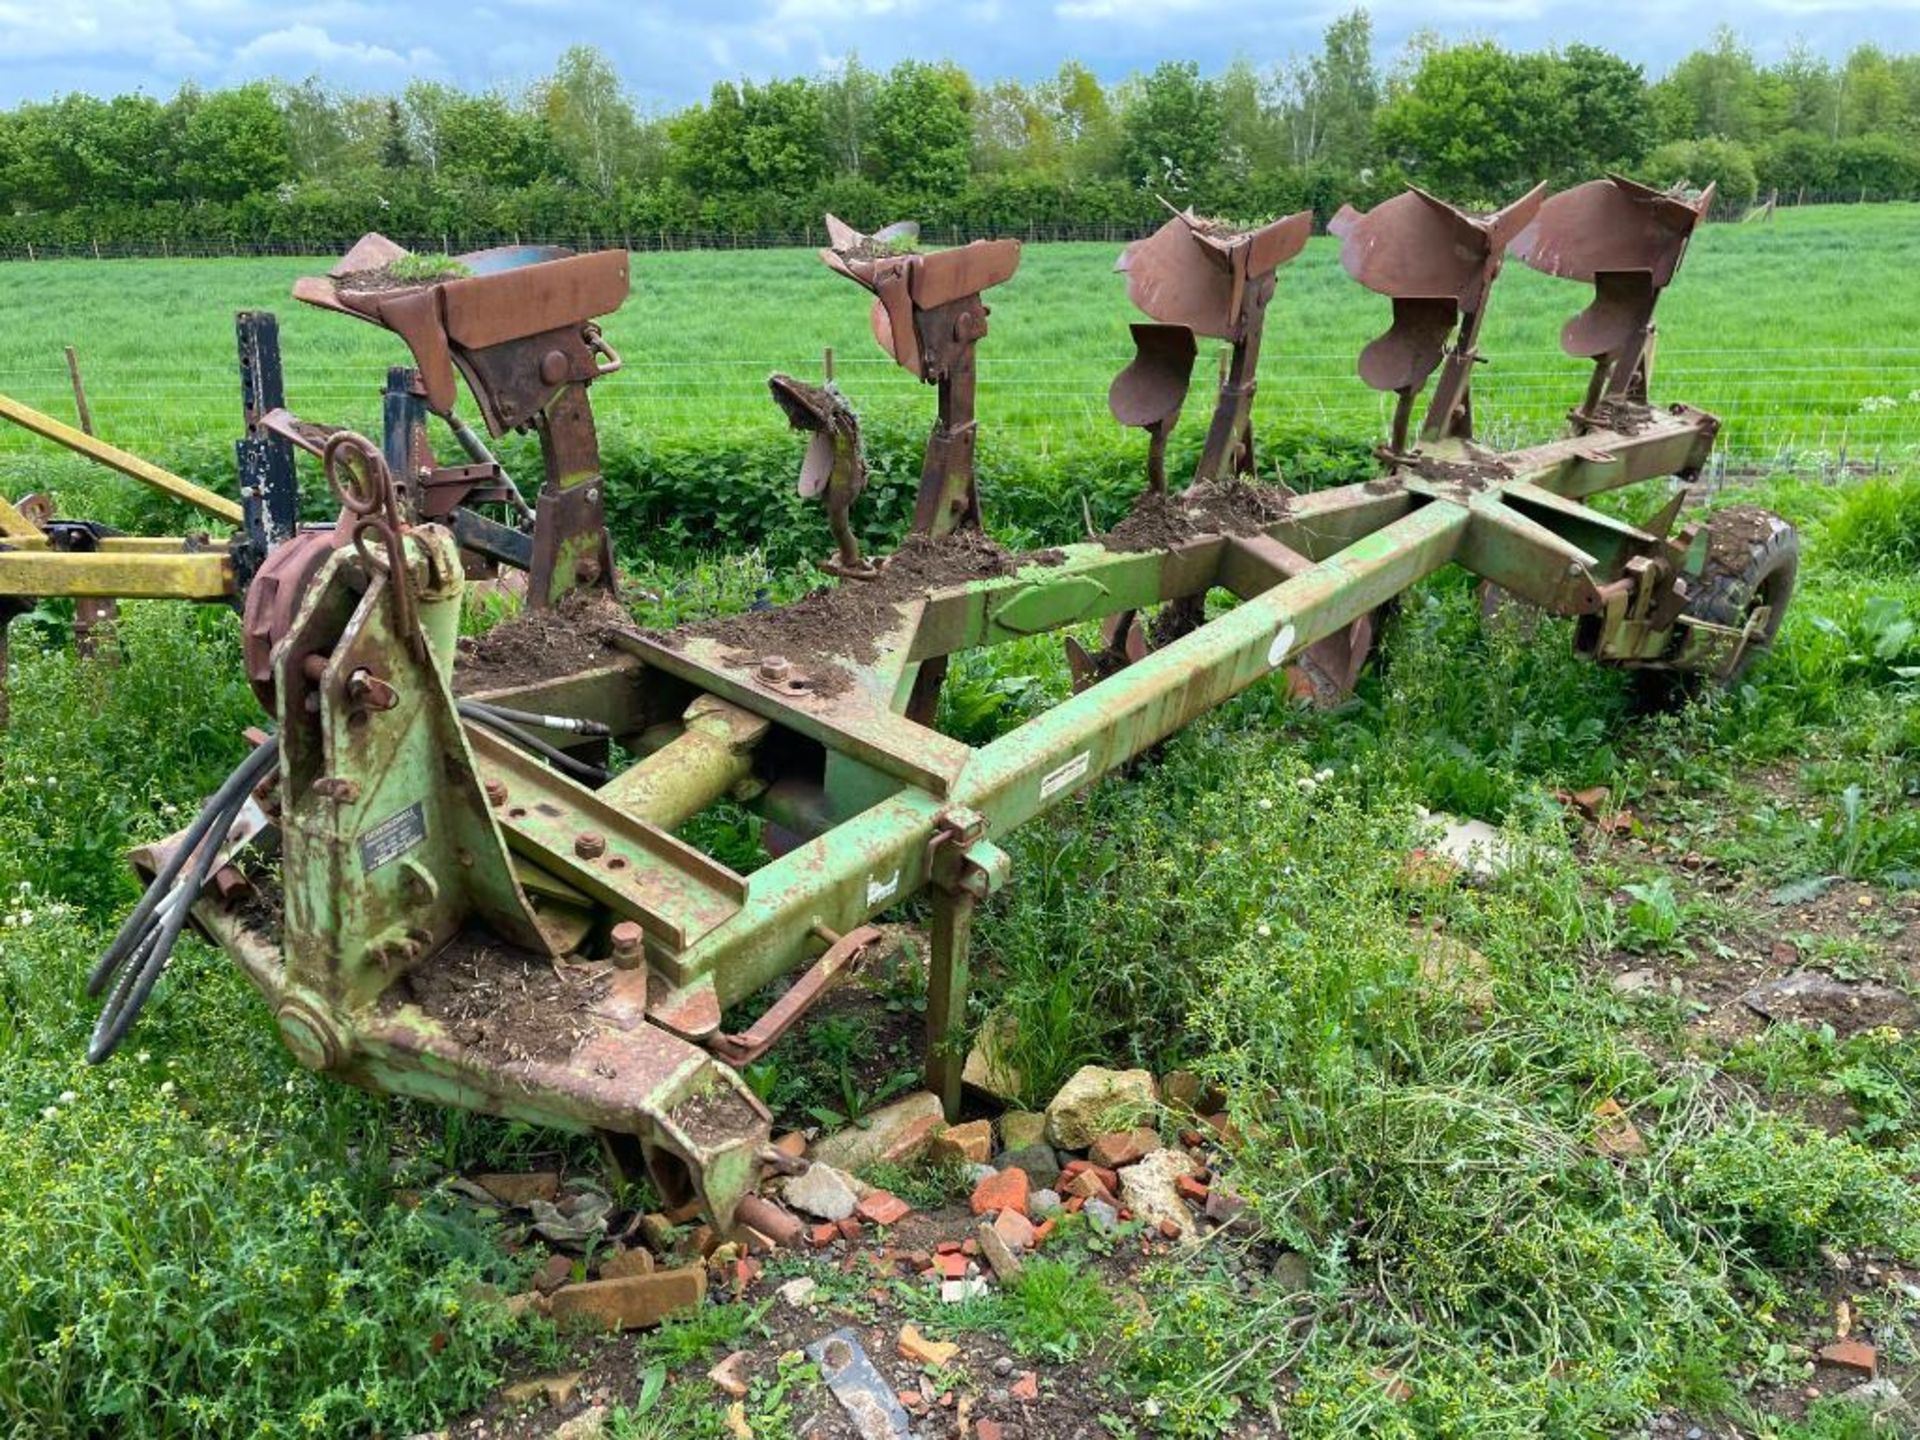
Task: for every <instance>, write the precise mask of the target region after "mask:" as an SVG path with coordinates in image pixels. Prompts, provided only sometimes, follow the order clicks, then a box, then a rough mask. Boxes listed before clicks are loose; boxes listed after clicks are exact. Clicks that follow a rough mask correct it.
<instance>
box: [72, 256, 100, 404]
mask: <svg viewBox="0 0 1920 1440" xmlns="http://www.w3.org/2000/svg"><path fill="white" fill-rule="evenodd" d="M94 258H95V259H96V260H97V259H99V249H98V242H97V241H96V242H95V250H94ZM65 348H66V352H67V378H68V379H69V380H71V381H72V382H73V409H74V413H75V414H77V415H78V416H79V417H80V429H81V432H82V433H83V434H87V435H91V434H93V411H92V410H90V409H88V408H87V387H86V386H85V385H84V384H82V383H81V380H80V357H79V355H77V354H75V353H74V349H73V346H71V345H68V346H67V347H65Z"/></svg>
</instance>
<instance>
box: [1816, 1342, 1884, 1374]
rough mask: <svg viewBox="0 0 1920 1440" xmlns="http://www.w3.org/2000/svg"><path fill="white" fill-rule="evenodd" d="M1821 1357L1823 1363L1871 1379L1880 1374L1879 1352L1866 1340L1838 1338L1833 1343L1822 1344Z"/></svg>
mask: <svg viewBox="0 0 1920 1440" xmlns="http://www.w3.org/2000/svg"><path fill="white" fill-rule="evenodd" d="M1819 1359H1820V1363H1821V1364H1822V1365H1837V1366H1839V1367H1840V1368H1841V1369H1842V1370H1852V1371H1854V1372H1855V1373H1856V1374H1859V1375H1864V1376H1865V1377H1866V1378H1867V1379H1869V1380H1873V1379H1876V1378H1878V1376H1879V1374H1880V1356H1879V1352H1877V1351H1876V1350H1875V1349H1874V1348H1873V1346H1871V1345H1869V1344H1867V1342H1866V1341H1864V1340H1836V1341H1834V1343H1833V1344H1831V1345H1822V1346H1821V1347H1820V1350H1819Z"/></svg>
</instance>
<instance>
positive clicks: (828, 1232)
mask: <svg viewBox="0 0 1920 1440" xmlns="http://www.w3.org/2000/svg"><path fill="white" fill-rule="evenodd" d="M807 1238H808V1239H810V1240H812V1241H813V1248H814V1249H816V1250H824V1249H826V1248H827V1246H829V1245H831V1244H832V1243H833V1242H834V1241H836V1240H838V1239H839V1238H840V1227H839V1226H838V1225H836V1224H834V1223H833V1222H832V1221H831V1220H822V1221H821V1222H820V1223H819V1224H818V1225H816V1226H814V1227H813V1229H812V1230H811V1231H809V1232H808V1235H807Z"/></svg>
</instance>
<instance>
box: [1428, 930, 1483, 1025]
mask: <svg viewBox="0 0 1920 1440" xmlns="http://www.w3.org/2000/svg"><path fill="white" fill-rule="evenodd" d="M1414 944H1415V945H1416V946H1417V947H1418V949H1419V951H1420V980H1421V983H1422V984H1424V985H1426V986H1427V987H1428V988H1429V989H1431V990H1433V991H1435V992H1437V993H1439V994H1441V995H1445V996H1447V997H1448V998H1449V999H1452V1000H1455V1001H1458V1002H1459V1003H1460V1004H1461V1005H1463V1006H1465V1007H1466V1008H1467V1009H1469V1010H1471V1011H1473V1012H1474V1013H1475V1014H1484V1013H1485V1012H1486V1011H1488V1010H1491V1009H1492V1008H1493V965H1492V963H1491V962H1490V961H1488V959H1487V957H1486V956H1484V955H1482V954H1481V953H1480V952H1479V951H1478V950H1476V949H1474V948H1473V947H1472V946H1471V945H1469V944H1467V942H1466V941H1464V940H1459V939H1456V938H1454V937H1453V936H1451V935H1447V934H1444V933H1442V932H1440V931H1437V930H1428V929H1426V928H1424V927H1416V929H1415V930H1414Z"/></svg>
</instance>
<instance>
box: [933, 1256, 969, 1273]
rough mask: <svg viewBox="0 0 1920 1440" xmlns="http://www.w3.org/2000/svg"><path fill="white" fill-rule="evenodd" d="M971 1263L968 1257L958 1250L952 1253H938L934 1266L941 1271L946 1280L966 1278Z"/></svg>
mask: <svg viewBox="0 0 1920 1440" xmlns="http://www.w3.org/2000/svg"><path fill="white" fill-rule="evenodd" d="M969 1263H970V1262H969V1261H968V1259H967V1257H966V1256H964V1255H962V1254H961V1253H960V1252H959V1251H957V1250H956V1251H954V1253H953V1254H951V1255H936V1256H935V1257H934V1268H935V1269H936V1270H938V1271H939V1272H940V1276H941V1278H942V1279H944V1280H964V1279H965V1278H966V1274H967V1266H968V1264H969Z"/></svg>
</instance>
